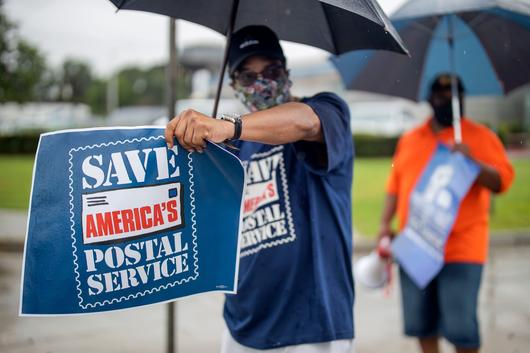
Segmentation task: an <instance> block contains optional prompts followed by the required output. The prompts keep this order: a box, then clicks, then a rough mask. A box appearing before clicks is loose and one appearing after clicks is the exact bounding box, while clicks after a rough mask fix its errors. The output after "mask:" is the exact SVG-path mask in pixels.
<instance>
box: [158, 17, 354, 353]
mask: <svg viewBox="0 0 530 353" xmlns="http://www.w3.org/2000/svg"><path fill="white" fill-rule="evenodd" d="M285 64H286V60H285V57H284V55H283V51H282V49H281V47H280V44H279V41H278V38H277V37H276V35H275V34H274V33H273V32H272V31H271V30H270V29H268V28H267V27H264V26H249V27H244V28H242V29H240V30H239V31H237V32H236V33H234V35H233V37H232V41H231V46H230V51H229V70H230V76H231V79H232V87H233V88H234V90H235V92H236V95H237V96H238V98H240V99H241V101H242V102H243V103H244V104H245V105H246V106H247V107H248V108H249V110H250V111H251V113H250V114H247V115H245V116H244V117H240V116H234V115H231V116H227V115H222V116H221V119H219V120H214V119H212V118H211V117H209V116H206V115H204V114H201V113H199V112H197V111H193V110H188V111H186V112H184V113H182V114H181V115H179V116H178V117H176V118H175V119H173V120H172V121H171V122H170V123H169V124H168V126H167V128H166V140H167V142H168V143H169V144H170V146H171V144H172V143H173V137H176V138H177V140H178V141H179V143H180V144H181V145H182V146H184V147H185V148H187V149H188V150H190V151H198V152H202V151H203V150H204V148H205V146H206V144H205V140H211V141H214V142H223V141H225V140H232V141H233V143H234V144H235V145H236V146H237V147H238V148H239V150H238V151H237V155H238V156H239V157H240V158H241V160H242V161H243V165H244V167H245V169H246V176H247V180H246V189H245V190H246V191H245V197H244V205H243V211H242V217H243V224H242V232H241V243H240V246H241V255H240V257H241V262H240V271H239V286H238V294H237V295H229V296H227V298H226V304H225V310H224V317H225V321H226V324H227V327H228V330H229V333H226V334H225V337H224V342H223V347H222V351H223V352H231V353H234V352H254V351H255V350H256V349H259V350H263V349H266V350H272V351H273V352H277V351H278V349H279V348H280V347H285V346H290V348H289V349H290V350H289V352H351V350H352V338H353V310H352V307H353V279H352V272H351V254H352V236H351V196H350V195H351V181H352V172H353V145H352V138H351V134H350V122H349V111H348V108H347V105H346V104H345V102H344V101H343V100H342V99H340V98H339V97H337V96H336V95H335V94H332V93H320V94H317V95H315V96H313V97H309V98H303V99H297V98H295V97H293V96H292V95H291V93H290V87H291V81H290V80H289V72H288V70H287V69H286V66H285ZM283 351H284V350H282V352H283Z"/></svg>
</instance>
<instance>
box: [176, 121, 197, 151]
mask: <svg viewBox="0 0 530 353" xmlns="http://www.w3.org/2000/svg"><path fill="white" fill-rule="evenodd" d="M188 129H189V122H188V121H187V120H185V121H182V123H181V124H179V125H178V126H177V128H176V129H175V136H176V137H177V140H178V141H179V143H180V145H181V146H182V148H184V149H186V150H188V151H190V152H192V151H193V148H192V146H190V145H189V144H188V143H187V141H186V138H185V136H186V132H187V130H188Z"/></svg>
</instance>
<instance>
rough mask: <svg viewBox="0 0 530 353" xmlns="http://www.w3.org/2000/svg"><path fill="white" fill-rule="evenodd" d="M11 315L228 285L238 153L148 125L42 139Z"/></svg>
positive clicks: (233, 273)
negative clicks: (199, 149)
mask: <svg viewBox="0 0 530 353" xmlns="http://www.w3.org/2000/svg"><path fill="white" fill-rule="evenodd" d="M33 173H34V174H33V187H32V195H31V204H30V214H29V220H28V233H27V236H26V245H25V249H24V268H23V271H22V288H21V306H20V314H21V315H61V314H82V313H90V312H99V311H108V310H116V309H125V308H131V307H135V306H141V305H147V304H153V303H159V302H166V301H171V300H175V299H177V298H181V297H185V296H189V295H193V294H197V293H202V292H208V291H222V292H227V293H235V292H236V290H237V272H238V264H239V261H238V258H239V256H238V254H239V233H240V231H239V229H240V223H241V219H240V215H241V207H242V198H243V189H244V185H245V173H244V169H243V166H242V164H241V162H240V161H239V159H237V158H236V157H235V156H234V155H232V154H231V153H229V152H227V151H225V150H223V149H222V148H220V147H218V146H216V145H214V144H210V143H209V144H208V147H207V149H206V151H205V153H202V154H200V153H189V152H188V151H186V150H185V149H183V148H181V147H180V146H178V144H176V145H175V147H173V148H172V149H168V148H167V146H166V142H165V139H164V130H163V129H162V128H155V127H142V128H103V129H83V130H70V131H60V132H54V133H48V134H43V135H42V136H41V138H40V142H39V147H38V151H37V156H36V160H35V167H34V171H33Z"/></svg>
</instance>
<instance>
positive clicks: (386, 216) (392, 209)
mask: <svg viewBox="0 0 530 353" xmlns="http://www.w3.org/2000/svg"><path fill="white" fill-rule="evenodd" d="M396 209H397V195H394V194H386V197H385V204H384V206H383V212H382V213H381V223H380V226H379V237H382V236H385V235H388V234H389V233H391V223H392V218H394V214H395V213H396Z"/></svg>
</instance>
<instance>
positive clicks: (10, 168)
mask: <svg viewBox="0 0 530 353" xmlns="http://www.w3.org/2000/svg"><path fill="white" fill-rule="evenodd" d="M32 171H33V156H27V155H0V208H12V209H21V210H23V209H27V208H28V205H29V194H30V190H31V175H32Z"/></svg>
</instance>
